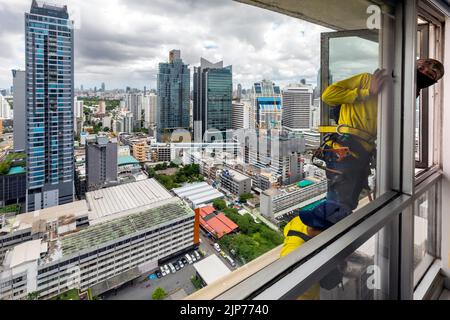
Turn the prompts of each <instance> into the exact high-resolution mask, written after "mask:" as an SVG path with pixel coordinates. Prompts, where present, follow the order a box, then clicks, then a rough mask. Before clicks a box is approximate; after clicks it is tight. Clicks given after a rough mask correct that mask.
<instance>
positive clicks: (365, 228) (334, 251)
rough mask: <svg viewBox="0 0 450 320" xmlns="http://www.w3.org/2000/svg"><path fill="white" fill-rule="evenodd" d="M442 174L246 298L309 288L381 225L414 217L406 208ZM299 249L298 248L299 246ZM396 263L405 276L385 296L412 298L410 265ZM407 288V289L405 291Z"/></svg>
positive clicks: (399, 197)
mask: <svg viewBox="0 0 450 320" xmlns="http://www.w3.org/2000/svg"><path fill="white" fill-rule="evenodd" d="M441 178H442V173H441V172H437V173H435V174H434V175H433V176H431V177H429V178H428V179H427V180H426V181H424V182H423V184H422V185H421V186H420V187H419V188H417V191H416V193H415V194H414V196H409V195H405V194H403V195H398V194H397V195H396V197H395V198H394V199H393V200H392V199H389V200H387V203H386V205H385V206H384V207H382V208H381V209H379V210H377V211H376V212H375V213H373V214H371V215H369V217H366V219H364V221H363V222H361V223H360V224H358V225H354V227H353V228H351V229H350V230H347V231H346V232H345V233H344V234H343V235H342V236H341V237H339V238H338V239H337V240H335V241H333V242H332V243H331V244H329V245H327V246H326V247H325V248H323V249H322V250H321V251H320V252H318V253H317V254H316V255H314V256H313V257H311V258H309V259H307V260H306V259H305V260H306V261H304V263H302V264H301V268H298V267H296V268H295V269H294V270H292V271H291V272H289V273H288V274H287V275H286V276H285V277H284V278H282V279H278V280H277V281H276V282H274V283H273V284H272V285H270V286H268V287H265V288H264V290H263V291H262V292H258V293H257V294H252V295H249V296H247V297H245V298H252V299H255V300H273V299H296V298H297V297H298V296H300V295H301V294H302V293H304V292H305V291H306V290H308V289H309V288H310V287H311V286H312V285H313V284H315V283H317V282H318V281H320V279H322V278H323V277H324V276H325V275H327V274H328V273H329V272H330V271H331V270H332V269H333V268H334V267H335V266H336V264H337V263H338V262H339V261H341V260H342V259H345V257H347V256H348V255H350V254H351V253H353V252H354V251H355V250H356V249H358V248H359V247H360V246H361V245H362V244H364V243H365V242H366V241H367V240H369V239H370V238H371V237H372V236H373V235H375V234H376V233H378V232H379V231H380V230H381V229H382V228H384V227H385V226H387V225H389V224H390V223H391V222H394V221H395V218H396V217H398V216H399V215H403V214H406V215H407V217H408V218H409V217H413V216H412V215H411V214H410V212H408V211H409V208H412V207H413V205H414V202H415V201H416V200H417V199H418V198H419V197H420V196H422V195H423V194H424V193H425V192H427V191H428V190H430V188H432V187H434V186H435V185H436V184H437V183H439V182H440V180H441ZM358 213H359V212H357V213H355V215H357V214H358ZM313 240H314V239H313ZM403 240H407V238H403ZM311 241H312V240H311ZM306 244H308V243H306ZM306 244H305V245H304V246H306ZM404 247H406V248H410V247H412V246H411V244H410V243H409V244H407V245H406V246H405V244H401V245H400V255H399V257H400V256H401V255H403V254H405V252H404V250H402V249H403V248H404ZM298 251H301V249H300V250H298ZM287 257H289V256H287ZM287 257H286V258H287ZM279 261H282V260H279ZM393 262H394V265H397V264H396V262H395V261H393ZM411 262H412V261H411ZM274 264H275V263H274ZM399 267H400V268H399V270H398V271H400V272H406V273H407V274H408V276H407V277H401V276H400V277H399V278H398V279H399V282H398V283H396V282H395V281H392V283H391V284H390V285H391V286H393V287H394V288H393V289H391V290H390V294H389V295H388V298H389V299H397V298H403V299H405V298H406V299H412V295H413V290H412V288H411V289H410V290H409V286H408V284H409V281H412V277H413V273H412V269H407V268H408V267H410V266H408V264H407V263H400V264H399ZM267 271H269V270H267ZM390 272H391V270H389V273H390ZM394 279H395V277H394ZM405 280H406V281H407V283H406V284H403V283H402V281H405ZM397 285H399V286H400V288H399V290H398V291H397V290H395V286H397ZM406 289H408V291H405V290H406ZM402 290H403V292H402ZM392 294H393V295H392ZM409 295H411V297H409ZM224 298H228V297H224Z"/></svg>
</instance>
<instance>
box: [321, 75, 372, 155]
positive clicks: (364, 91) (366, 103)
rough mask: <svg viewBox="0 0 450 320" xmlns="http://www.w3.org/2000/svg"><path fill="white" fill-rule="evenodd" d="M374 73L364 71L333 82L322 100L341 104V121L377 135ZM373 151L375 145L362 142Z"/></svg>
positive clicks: (333, 104) (331, 103)
mask: <svg viewBox="0 0 450 320" xmlns="http://www.w3.org/2000/svg"><path fill="white" fill-rule="evenodd" d="M371 80H372V75H371V74H370V73H362V74H359V75H356V76H353V77H351V78H348V79H345V80H342V81H339V82H336V83H333V84H332V85H330V86H329V87H328V88H327V89H326V90H325V91H324V92H323V94H322V101H323V102H325V103H326V104H328V105H330V106H332V107H334V106H339V105H341V111H340V114H339V123H338V124H345V125H348V126H349V127H352V128H356V129H360V130H363V131H366V132H368V133H369V134H371V135H372V136H374V137H376V136H377V111H378V106H377V105H378V96H377V95H370V94H369V89H370V82H371ZM362 144H363V146H364V147H365V148H366V149H367V150H368V151H371V150H372V149H373V148H374V146H373V145H371V144H369V143H366V142H362ZM333 147H338V146H333Z"/></svg>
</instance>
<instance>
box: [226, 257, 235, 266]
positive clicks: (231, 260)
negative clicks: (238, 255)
mask: <svg viewBox="0 0 450 320" xmlns="http://www.w3.org/2000/svg"><path fill="white" fill-rule="evenodd" d="M225 258H226V259H227V261H228V263H229V264H231V266H232V267H235V266H236V263H235V262H234V260H233V259H231V257H230V256H226V257H225Z"/></svg>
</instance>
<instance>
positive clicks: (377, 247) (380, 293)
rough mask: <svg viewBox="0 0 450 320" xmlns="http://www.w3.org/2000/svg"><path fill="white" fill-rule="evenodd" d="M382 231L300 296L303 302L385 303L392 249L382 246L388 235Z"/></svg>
mask: <svg viewBox="0 0 450 320" xmlns="http://www.w3.org/2000/svg"><path fill="white" fill-rule="evenodd" d="M389 227H390V226H387V227H385V228H384V229H382V230H380V231H379V232H378V233H377V234H375V235H374V236H373V237H371V238H370V239H369V240H367V241H366V242H365V243H364V244H363V245H361V246H360V247H359V248H358V249H356V250H355V251H354V252H353V253H352V254H350V255H349V256H347V257H346V258H345V260H342V261H340V262H338V263H336V268H335V269H334V270H332V271H331V272H330V273H328V274H327V275H326V276H325V277H323V278H322V279H321V280H320V282H319V283H318V284H316V285H314V286H312V287H311V288H310V289H309V290H307V292H306V293H304V294H303V295H302V296H300V297H299V298H298V299H300V300H311V299H316V300H317V299H320V300H382V299H387V298H388V297H389V295H388V287H389V274H388V272H389V248H383V247H382V246H381V243H386V241H382V239H383V237H384V236H385V235H386V234H387V233H384V231H385V230H386V229H387V228H389Z"/></svg>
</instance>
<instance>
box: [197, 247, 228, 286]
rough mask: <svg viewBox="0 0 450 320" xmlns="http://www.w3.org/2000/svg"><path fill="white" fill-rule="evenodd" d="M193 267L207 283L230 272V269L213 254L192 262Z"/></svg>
mask: <svg viewBox="0 0 450 320" xmlns="http://www.w3.org/2000/svg"><path fill="white" fill-rule="evenodd" d="M194 268H195V270H196V271H197V273H198V274H199V275H200V277H201V278H202V279H203V281H205V283H206V284H207V285H209V284H211V283H213V282H214V281H216V280H218V279H220V278H222V277H223V276H225V275H227V274H229V273H231V271H230V269H228V267H227V266H226V265H225V264H224V263H223V262H222V261H221V260H220V259H219V257H218V256H216V255H215V254H212V255H210V256H209V257H207V258H205V259H203V260H201V261H200V262H197V263H194Z"/></svg>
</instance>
